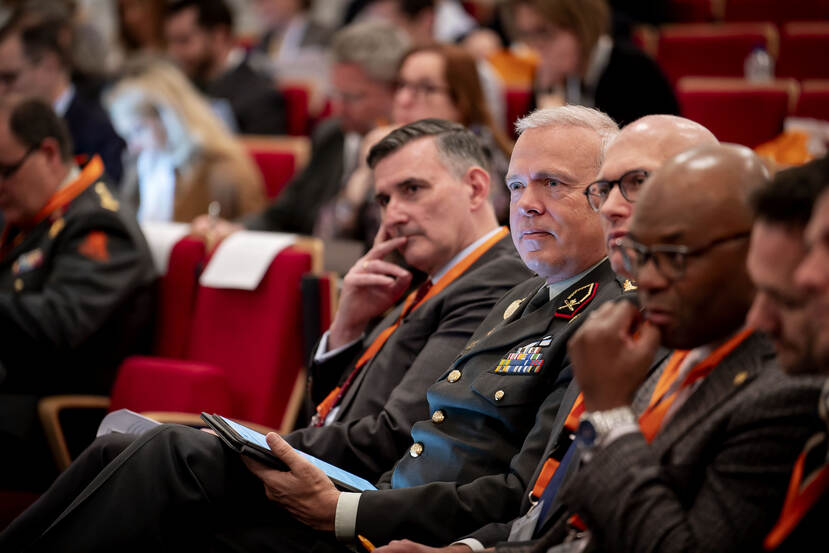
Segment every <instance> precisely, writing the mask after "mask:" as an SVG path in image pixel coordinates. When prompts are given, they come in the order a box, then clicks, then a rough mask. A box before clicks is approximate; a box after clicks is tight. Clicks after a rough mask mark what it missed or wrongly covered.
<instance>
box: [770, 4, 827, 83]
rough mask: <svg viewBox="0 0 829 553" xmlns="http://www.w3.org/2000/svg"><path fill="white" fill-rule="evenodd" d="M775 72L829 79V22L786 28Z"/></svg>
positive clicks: (800, 76)
mask: <svg viewBox="0 0 829 553" xmlns="http://www.w3.org/2000/svg"><path fill="white" fill-rule="evenodd" d="M826 17H827V18H829V6H827V10H826ZM776 69H777V70H776V74H777V76H778V77H793V78H795V79H799V80H803V79H829V21H824V22H820V23H818V22H813V23H811V22H810V23H807V22H798V23H787V24H785V25H783V30H782V32H781V34H780V57H779V58H778V60H777V68H776Z"/></svg>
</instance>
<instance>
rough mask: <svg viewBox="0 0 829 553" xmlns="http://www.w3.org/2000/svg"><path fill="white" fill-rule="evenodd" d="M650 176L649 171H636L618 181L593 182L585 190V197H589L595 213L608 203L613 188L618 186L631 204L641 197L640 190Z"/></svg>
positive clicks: (588, 199)
mask: <svg viewBox="0 0 829 553" xmlns="http://www.w3.org/2000/svg"><path fill="white" fill-rule="evenodd" d="M649 176H650V172H649V171H645V170H644V169H634V170H633V171H628V172H627V173H625V174H624V175H622V176H621V177H619V178H618V179H616V180H597V181H595V182H591V183H590V184H589V185H587V188H585V189H584V195H585V196H586V197H587V203H589V204H590V207H591V208H592V209H593V211H599V209H600V208H601V207H602V205H604V203H605V202H606V201H607V197H608V196H609V195H610V191H611V190H613V187H614V186H618V187H619V192H621V193H622V197H623V198H624V199H626V200H627V201H629V202H630V203H633V202H635V201H636V197H637V196H638V195H639V189H640V188H641V187H642V184H644V182H645V181H646V180H647V179H648V177H649Z"/></svg>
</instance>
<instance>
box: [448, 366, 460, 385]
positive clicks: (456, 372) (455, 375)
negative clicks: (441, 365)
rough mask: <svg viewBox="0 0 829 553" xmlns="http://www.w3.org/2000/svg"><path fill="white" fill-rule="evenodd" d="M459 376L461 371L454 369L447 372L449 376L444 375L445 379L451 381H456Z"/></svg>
mask: <svg viewBox="0 0 829 553" xmlns="http://www.w3.org/2000/svg"><path fill="white" fill-rule="evenodd" d="M460 378H461V371H459V370H458V369H455V370H454V371H452V372H450V373H449V376H447V377H446V380H448V381H449V382H450V383H451V382H457V381H458V380H460Z"/></svg>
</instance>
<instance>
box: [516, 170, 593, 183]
mask: <svg viewBox="0 0 829 553" xmlns="http://www.w3.org/2000/svg"><path fill="white" fill-rule="evenodd" d="M545 179H554V180H557V181H561V182H563V183H565V184H572V183H574V182H576V180H577V179H575V178H574V177H573V176H571V175H567V174H565V173H560V172H555V171H537V172H535V173H532V174H531V175H530V180H531V181H535V180H545ZM504 180H505V181H506V182H511V181H516V180H518V181H522V182H523V176H522V175H507V176H506V178H505V179H504Z"/></svg>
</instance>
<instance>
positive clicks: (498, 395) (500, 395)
mask: <svg viewBox="0 0 829 553" xmlns="http://www.w3.org/2000/svg"><path fill="white" fill-rule="evenodd" d="M502 399H504V390H498V391H497V392H495V401H501V400H502Z"/></svg>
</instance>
